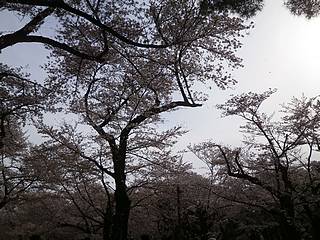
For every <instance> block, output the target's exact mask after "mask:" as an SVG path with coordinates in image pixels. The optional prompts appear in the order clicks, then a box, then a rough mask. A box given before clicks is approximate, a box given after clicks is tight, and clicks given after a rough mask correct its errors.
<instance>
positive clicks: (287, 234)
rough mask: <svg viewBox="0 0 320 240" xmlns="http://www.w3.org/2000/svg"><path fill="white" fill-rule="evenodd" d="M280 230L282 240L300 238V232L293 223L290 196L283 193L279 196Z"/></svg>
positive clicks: (293, 217)
mask: <svg viewBox="0 0 320 240" xmlns="http://www.w3.org/2000/svg"><path fill="white" fill-rule="evenodd" d="M280 208H281V213H280V217H279V222H280V232H281V236H282V239H283V240H301V233H300V231H299V229H298V228H297V226H296V224H295V212H294V204H293V200H292V196H291V194H290V193H284V194H283V195H282V196H281V197H280Z"/></svg>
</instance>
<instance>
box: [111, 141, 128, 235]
mask: <svg viewBox="0 0 320 240" xmlns="http://www.w3.org/2000/svg"><path fill="white" fill-rule="evenodd" d="M126 146H127V135H125V136H124V137H122V138H121V140H120V146H119V148H118V151H114V152H113V164H114V166H113V167H114V180H115V185H116V186H115V187H116V189H115V193H114V194H115V195H114V199H115V214H114V216H113V221H112V233H111V239H112V240H127V237H128V221H129V213H130V204H131V201H130V199H129V196H128V193H127V186H126V171H125V166H126V164H125V163H126V150H127V148H126Z"/></svg>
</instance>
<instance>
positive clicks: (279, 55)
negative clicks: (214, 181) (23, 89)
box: [0, 0, 320, 167]
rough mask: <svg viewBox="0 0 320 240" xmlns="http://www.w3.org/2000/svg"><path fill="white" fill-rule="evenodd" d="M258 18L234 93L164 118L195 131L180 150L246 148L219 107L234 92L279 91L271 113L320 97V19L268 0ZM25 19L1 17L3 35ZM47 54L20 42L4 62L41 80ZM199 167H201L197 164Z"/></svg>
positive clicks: (214, 94) (234, 122)
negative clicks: (209, 143) (192, 146)
mask: <svg viewBox="0 0 320 240" xmlns="http://www.w3.org/2000/svg"><path fill="white" fill-rule="evenodd" d="M252 20H253V21H254V22H255V28H254V29H252V30H251V32H250V35H249V36H247V37H245V39H244V41H243V43H244V44H243V48H242V49H241V50H240V51H239V52H238V54H239V56H240V57H242V58H243V64H244V68H242V69H239V70H236V71H235V72H234V77H235V78H236V79H237V80H238V84H237V85H236V86H235V87H234V90H226V91H221V90H217V89H213V90H210V92H209V94H210V99H209V100H208V102H207V103H206V104H205V105H204V106H203V107H202V108H198V109H180V110H178V111H175V112H173V113H166V114H164V116H165V119H166V121H165V124H166V125H167V126H173V125H176V124H179V125H181V126H183V127H185V128H186V129H189V130H190V131H189V133H187V134H186V135H185V136H183V137H182V138H181V139H180V141H179V143H178V149H181V148H183V147H185V146H186V145H188V144H189V143H199V142H201V141H204V140H207V139H210V138H212V139H214V140H215V141H217V142H219V143H225V144H232V145H235V144H240V141H241V134H240V133H239V131H238V130H239V124H240V123H241V122H240V121H239V119H238V118H235V117H229V118H223V119H221V118H220V113H219V111H218V110H216V109H215V105H216V104H218V103H222V102H224V101H225V100H226V99H228V97H229V95H230V94H237V93H241V92H247V91H257V92H261V91H264V90H267V89H268V88H277V89H278V92H277V93H275V94H274V95H273V96H272V97H271V98H270V99H269V100H268V101H266V103H265V104H264V106H263V107H264V109H265V110H266V111H267V112H269V113H271V112H273V111H277V110H279V104H281V103H285V102H288V101H289V100H290V98H291V97H293V96H297V97H299V96H302V94H304V95H306V96H307V97H312V96H316V95H319V94H320V17H319V18H315V19H311V20H307V19H305V18H304V17H297V16H293V15H291V14H290V13H289V11H288V10H287V9H286V8H285V7H284V6H282V1H275V0H267V1H266V5H265V7H264V9H263V11H262V12H260V13H258V15H257V16H256V17H255V18H253V19H252ZM20 21H23V20H21V19H19V18H18V16H12V15H11V16H10V15H8V14H7V13H2V14H1V13H0V31H2V32H5V33H8V31H11V30H12V29H18V28H19V26H21V22H20ZM49 21H50V19H49ZM48 26H50V24H48ZM48 30H50V29H48ZM43 31H46V29H45V28H44V30H43ZM47 54H48V51H46V50H43V47H42V45H40V44H18V45H15V46H13V47H9V48H7V49H4V50H3V51H2V52H1V54H0V61H1V62H4V63H7V64H9V65H13V66H21V65H22V66H25V67H27V69H26V71H27V72H31V73H32V77H33V79H36V80H38V81H40V82H41V79H43V78H44V77H45V73H44V71H43V70H42V69H41V68H40V67H39V66H40V65H41V64H43V62H44V61H45V60H46V55H47ZM208 91H209V90H208ZM186 157H187V158H189V157H190V156H186ZM194 166H195V167H200V166H201V165H200V164H198V163H195V164H194Z"/></svg>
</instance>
